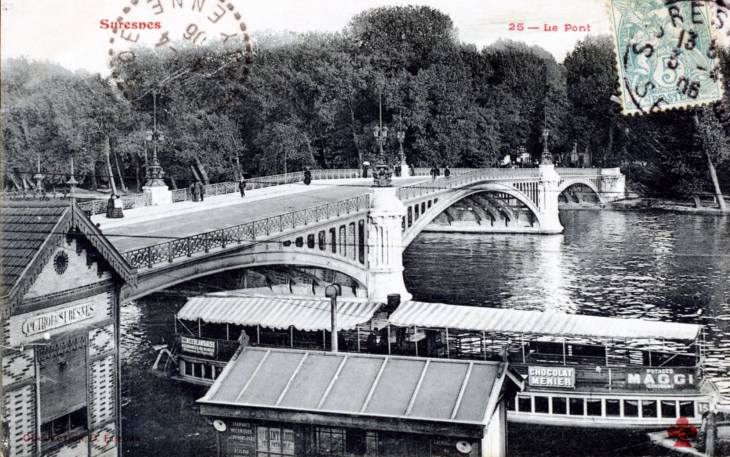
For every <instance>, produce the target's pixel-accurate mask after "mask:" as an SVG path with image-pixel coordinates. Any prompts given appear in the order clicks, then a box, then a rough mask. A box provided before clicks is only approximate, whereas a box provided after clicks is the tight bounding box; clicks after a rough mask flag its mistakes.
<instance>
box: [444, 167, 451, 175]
mask: <svg viewBox="0 0 730 457" xmlns="http://www.w3.org/2000/svg"><path fill="white" fill-rule="evenodd" d="M449 176H451V170H449V166H448V165H446V166H445V167H444V178H448V177H449Z"/></svg>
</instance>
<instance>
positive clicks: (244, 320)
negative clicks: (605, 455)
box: [156, 293, 719, 430]
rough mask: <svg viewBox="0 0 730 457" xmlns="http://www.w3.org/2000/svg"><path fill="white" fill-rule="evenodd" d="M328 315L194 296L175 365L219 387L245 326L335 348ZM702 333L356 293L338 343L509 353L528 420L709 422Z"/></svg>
mask: <svg viewBox="0 0 730 457" xmlns="http://www.w3.org/2000/svg"><path fill="white" fill-rule="evenodd" d="M330 318H331V315H330V302H329V301H328V300H323V299H322V298H320V297H315V296H301V297H300V296H286V297H277V296H271V295H269V296H263V295H262V296H251V295H241V294H231V293H217V294H209V295H205V296H202V297H195V298H191V299H189V301H188V303H187V304H186V305H185V306H184V307H183V308H182V309H181V310H180V312H179V313H178V314H177V316H176V331H177V332H178V336H177V339H176V342H175V344H174V346H173V348H172V350H171V351H170V352H169V353H168V354H169V355H170V356H171V357H170V359H169V360H174V361H175V362H176V364H177V369H175V367H174V366H173V368H172V375H173V376H174V377H176V378H177V379H180V380H184V381H186V382H192V383H196V384H201V385H212V384H213V383H214V381H215V380H216V379H217V378H218V377H219V376H220V374H221V372H222V371H223V369H224V367H225V366H226V364H227V363H228V361H229V360H230V358H231V356H232V355H233V353H234V352H235V351H236V349H237V348H238V347H239V346H240V340H241V335H242V334H244V333H245V336H244V338H245V339H248V344H250V345H251V346H261V347H278V348H282V349H285V348H289V349H300V350H301V349H303V350H325V351H327V350H329V349H330V346H331V338H332V336H331V333H330V331H329V329H330V325H331V324H330ZM702 339H703V333H702V326H700V325H693V324H681V323H667V322H658V321H644V320H638V319H617V318H609V317H598V316H584V315H574V314H558V313H548V312H539V311H519V310H509V309H495V308H479V307H469V306H455V305H447V304H441V303H424V302H417V301H408V302H404V303H401V304H393V303H391V304H390V305H382V304H372V303H367V301H366V300H364V299H358V298H355V297H353V298H348V299H345V300H342V301H340V302H338V342H339V344H338V346H339V351H340V352H351V353H370V354H383V355H398V356H412V357H419V358H437V359H457V360H481V361H503V360H505V359H506V360H507V361H509V363H510V366H512V367H513V368H514V369H516V370H517V372H519V373H520V375H521V376H522V377H523V378H524V380H525V390H524V391H523V392H521V393H520V394H519V395H518V396H517V397H516V398H514V399H513V400H511V401H509V402H508V404H507V417H508V419H509V420H510V421H513V422H518V423H526V424H543V425H557V426H579V427H601V428H623V429H626V428H638V429H648V430H651V429H655V430H658V429H665V430H666V429H667V427H670V426H672V425H674V424H676V422H677V420H678V419H679V418H680V417H684V418H687V420H688V421H689V423H690V424H692V425H700V423H701V421H702V416H703V414H704V413H706V412H707V411H709V410H710V405H711V404H713V403H715V402H717V401H718V400H719V394H718V392H717V389H716V388H715V386H714V384H713V383H712V382H711V381H710V379H709V378H708V377H707V376H706V375H705V373H704V371H703V369H702V363H701V362H702V359H703V353H702V347H703V341H702ZM161 356H162V353H161V355H160V357H158V361H157V362H156V365H159V362H160V361H161ZM167 365H168V366H169V365H170V362H169V361H168V362H167Z"/></svg>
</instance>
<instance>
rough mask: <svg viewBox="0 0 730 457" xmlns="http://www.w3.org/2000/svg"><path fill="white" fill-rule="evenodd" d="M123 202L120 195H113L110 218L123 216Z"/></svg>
mask: <svg viewBox="0 0 730 457" xmlns="http://www.w3.org/2000/svg"><path fill="white" fill-rule="evenodd" d="M123 209H124V202H122V197H120V196H119V195H115V196H114V210H113V211H112V218H113V219H121V218H123V217H124V212H123Z"/></svg>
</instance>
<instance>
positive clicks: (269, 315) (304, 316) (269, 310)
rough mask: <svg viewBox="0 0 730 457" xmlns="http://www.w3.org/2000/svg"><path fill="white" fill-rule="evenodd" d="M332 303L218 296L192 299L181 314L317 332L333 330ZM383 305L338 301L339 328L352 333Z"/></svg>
mask: <svg viewBox="0 0 730 457" xmlns="http://www.w3.org/2000/svg"><path fill="white" fill-rule="evenodd" d="M330 306H331V305H330V301H329V300H326V299H325V300H323V299H322V298H314V297H312V298H309V297H291V298H279V297H271V296H268V297H267V296H242V297H236V296H214V295H205V296H202V297H194V298H190V299H188V302H187V303H186V304H185V306H183V307H182V309H181V310H180V312H178V313H177V318H178V319H182V320H192V321H194V320H198V319H200V320H202V321H204V322H211V323H215V324H234V325H260V326H262V327H268V328H277V329H286V328H289V327H290V326H292V325H293V326H294V328H296V329H298V330H304V331H314V330H329V329H330V328H331V325H332V324H331V316H330ZM379 306H380V305H379V304H377V303H367V301H365V300H363V301H355V300H352V301H349V300H348V301H339V300H338V301H337V328H338V329H340V330H352V329H354V328H355V327H356V326H357V325H360V324H364V323H366V322H368V321H369V320H370V319H372V317H373V314H374V313H375V311H377V309H378V307H379Z"/></svg>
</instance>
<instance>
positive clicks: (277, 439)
mask: <svg viewBox="0 0 730 457" xmlns="http://www.w3.org/2000/svg"><path fill="white" fill-rule="evenodd" d="M256 451H257V455H259V456H268V457H279V456H282V455H294V430H290V429H286V428H279V427H261V426H258V427H256Z"/></svg>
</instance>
